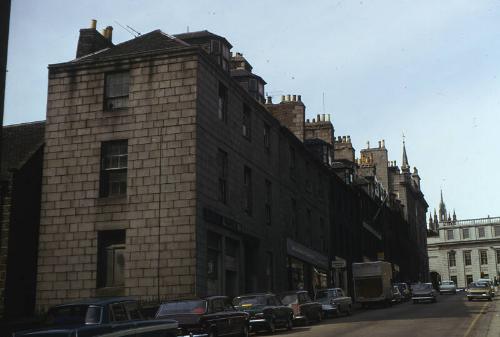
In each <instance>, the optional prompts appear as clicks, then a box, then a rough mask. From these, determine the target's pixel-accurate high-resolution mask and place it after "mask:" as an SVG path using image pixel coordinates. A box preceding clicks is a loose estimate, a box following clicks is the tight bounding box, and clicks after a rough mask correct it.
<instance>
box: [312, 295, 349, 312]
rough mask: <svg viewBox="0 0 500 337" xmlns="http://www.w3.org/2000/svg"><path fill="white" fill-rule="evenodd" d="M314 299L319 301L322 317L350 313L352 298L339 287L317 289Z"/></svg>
mask: <svg viewBox="0 0 500 337" xmlns="http://www.w3.org/2000/svg"><path fill="white" fill-rule="evenodd" d="M314 299H315V300H316V301H317V302H319V303H321V307H322V309H323V316H324V317H328V316H333V315H338V314H340V313H344V314H346V315H350V314H351V313H352V299H351V297H349V296H345V294H344V291H343V290H342V289H340V288H329V289H319V290H317V291H316V295H315V296H314Z"/></svg>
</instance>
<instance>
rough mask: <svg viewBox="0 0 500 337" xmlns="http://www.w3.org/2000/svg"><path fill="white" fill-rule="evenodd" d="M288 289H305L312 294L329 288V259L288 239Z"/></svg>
mask: <svg viewBox="0 0 500 337" xmlns="http://www.w3.org/2000/svg"><path fill="white" fill-rule="evenodd" d="M286 245H287V259H288V289H289V290H295V289H304V290H307V291H309V292H310V293H311V295H312V294H314V292H315V291H316V289H321V288H326V287H328V286H329V284H328V279H329V270H328V257H327V256H325V255H323V254H321V253H319V252H317V251H315V250H313V249H311V248H308V247H306V246H304V245H302V244H300V243H298V242H296V241H293V240H292V239H290V238H288V239H287V241H286Z"/></svg>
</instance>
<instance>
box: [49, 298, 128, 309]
mask: <svg viewBox="0 0 500 337" xmlns="http://www.w3.org/2000/svg"><path fill="white" fill-rule="evenodd" d="M136 301H137V299H136V298H134V297H95V298H84V299H81V300H77V301H74V302H69V303H63V304H59V305H55V306H54V307H64V306H71V305H107V304H111V303H117V302H136Z"/></svg>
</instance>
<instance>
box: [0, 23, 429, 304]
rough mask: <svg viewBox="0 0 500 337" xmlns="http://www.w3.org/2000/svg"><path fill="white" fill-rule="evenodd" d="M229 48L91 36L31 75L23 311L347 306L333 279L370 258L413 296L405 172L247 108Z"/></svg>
mask: <svg viewBox="0 0 500 337" xmlns="http://www.w3.org/2000/svg"><path fill="white" fill-rule="evenodd" d="M231 48H232V46H231V44H230V43H229V41H227V40H226V39H225V38H224V37H222V36H218V35H216V34H213V33H210V32H208V31H201V32H193V33H185V34H179V35H175V36H172V35H168V34H166V33H163V32H161V31H159V30H156V31H153V32H150V33H147V34H144V35H141V36H139V37H136V38H134V39H132V40H129V41H125V42H123V43H120V44H116V45H115V44H114V43H113V41H112V28H111V27H107V28H106V29H105V30H104V31H103V33H102V34H101V33H99V32H97V30H96V23H95V21H94V22H93V23H92V26H91V27H90V28H87V29H81V30H80V36H79V41H78V46H77V51H76V58H75V59H74V60H71V61H68V62H65V63H60V64H52V65H50V66H49V83H48V98H47V119H46V122H45V123H40V129H39V130H42V132H43V136H41V137H39V138H42V139H41V143H40V144H43V146H41V145H38V147H36V151H37V152H36V153H37V157H36V158H37V160H38V161H34V163H36V162H38V163H39V166H40V167H38V168H36V166H34V170H35V171H36V172H38V174H39V177H40V185H41V192H39V193H38V194H37V193H36V191H34V192H33V193H32V195H33V196H35V197H36V196H37V195H38V196H39V197H40V200H39V202H38V203H37V201H36V198H33V200H32V201H33V207H36V206H38V207H39V210H40V212H39V213H37V212H35V214H39V216H40V219H39V221H38V222H37V219H35V218H33V219H31V220H30V222H29V223H30V224H33V223H34V224H35V226H34V227H33V228H31V227H30V231H31V232H30V233H31V234H32V235H33V237H34V238H35V241H36V238H38V246H37V249H36V251H35V252H33V254H30V256H31V257H32V258H33V257H34V259H35V260H36V261H37V263H36V272H33V269H35V268H34V267H33V268H32V269H31V275H36V303H37V307H38V309H45V308H46V307H47V306H49V305H52V304H57V303H61V302H64V301H68V300H71V299H77V298H84V297H92V296H111V295H133V296H137V297H139V298H141V299H146V300H147V299H158V298H160V299H174V298H182V297H193V296H205V295H212V294H227V295H230V296H232V295H237V294H241V293H245V292H253V291H268V290H270V291H276V292H278V291H283V290H288V289H297V288H303V289H307V290H309V291H311V292H313V291H314V289H317V288H320V287H326V286H331V285H335V286H339V287H342V288H344V290H346V292H347V293H351V294H352V281H351V279H352V274H351V264H352V263H353V262H360V261H372V260H380V259H382V260H387V261H390V262H392V263H393V269H394V272H395V276H394V277H395V280H402V281H407V280H412V281H416V280H419V279H420V280H425V278H426V277H427V273H426V271H425V267H426V265H425V264H421V263H420V262H417V263H415V261H420V260H421V257H422V256H421V249H422V247H423V245H425V235H424V240H422V239H421V237H420V236H419V230H420V229H421V228H420V227H419V226H420V220H421V212H423V213H424V214H425V210H426V204H425V200H424V198H423V194H422V193H421V190H420V184H419V182H420V178H419V177H418V173H417V172H416V170H415V172H414V173H413V174H412V173H410V172H409V165H408V164H407V159H405V160H406V161H404V163H403V164H404V165H403V166H404V167H402V168H401V171H400V170H399V169H398V168H397V167H395V166H394V165H390V162H388V161H387V150H385V146H383V144H381V145H380V146H379V149H378V150H377V151H378V152H380V153H378V152H377V153H375V152H374V151H375V149H365V150H362V152H361V158H360V160H356V159H355V151H354V148H353V147H352V144H351V140H350V137H349V136H344V137H338V138H336V137H335V136H334V131H335V130H334V127H333V125H332V122H331V119H330V115H326V114H322V115H318V116H317V118H314V119H312V120H309V119H306V118H305V116H306V106H305V104H304V102H303V101H302V98H301V96H300V95H284V96H282V97H281V100H280V101H279V102H275V103H273V102H272V99H271V98H270V97H268V98H267V99H265V98H264V86H265V84H266V82H265V81H264V79H263V78H262V77H260V76H258V75H256V74H254V73H253V72H252V71H253V68H252V66H251V64H250V63H249V62H248V61H247V60H246V59H245V58H244V56H243V55H242V54H240V53H231V51H230V50H231ZM4 130H5V129H4ZM37 144H38V143H37ZM384 151H385V152H384ZM21 152H22V151H21ZM404 153H405V154H404V157H405V158H406V152H405V151H404ZM29 158H31V157H29ZM384 166H385V167H384ZM34 176H36V175H34ZM33 186H36V185H33ZM25 193H27V192H25ZM20 195H22V194H20ZM5 200H7V199H5ZM7 204H8V203H7V202H4V200H2V206H5V205H7ZM2 209H3V208H2ZM4 218H5V217H4ZM424 219H425V215H424ZM33 221H35V222H33ZM424 222H425V220H424ZM13 223H14V222H12V221H11V222H9V225H8V226H6V225H2V230H4V228H8V227H9V226H10V227H12V226H13V225H12V224H13ZM37 224H39V226H37ZM18 227H19V228H18V229H16V230H17V231H19V229H20V228H22V227H20V226H18ZM3 238H4V236H3V237H2V239H3ZM34 247H36V245H34ZM9 254H10V252H9ZM5 256H6V257H7V256H8V254H6V255H5ZM13 256H15V255H13ZM3 257H4V255H2V256H0V258H3ZM0 281H1V280H0ZM33 283H35V280H33ZM33 289H34V288H33ZM33 291H34V290H33ZM31 298H32V299H33V296H31Z"/></svg>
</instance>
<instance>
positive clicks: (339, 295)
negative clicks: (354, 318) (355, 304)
mask: <svg viewBox="0 0 500 337" xmlns="http://www.w3.org/2000/svg"><path fill="white" fill-rule="evenodd" d="M335 297H336V299H337V301H338V303H339V304H338V305H339V308H340V311H343V312H346V311H347V308H348V305H349V304H348V303H347V298H346V297H345V295H344V291H343V290H342V289H336V291H335Z"/></svg>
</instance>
